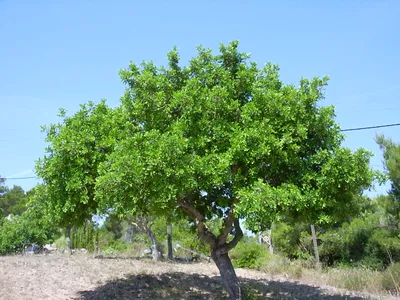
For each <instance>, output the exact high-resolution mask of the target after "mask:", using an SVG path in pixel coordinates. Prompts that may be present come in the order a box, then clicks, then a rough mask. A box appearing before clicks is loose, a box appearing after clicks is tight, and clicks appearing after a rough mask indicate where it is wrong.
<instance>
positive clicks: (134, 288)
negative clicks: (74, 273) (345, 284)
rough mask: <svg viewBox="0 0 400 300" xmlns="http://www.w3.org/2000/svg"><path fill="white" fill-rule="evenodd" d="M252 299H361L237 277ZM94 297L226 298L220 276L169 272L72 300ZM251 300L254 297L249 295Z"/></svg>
mask: <svg viewBox="0 0 400 300" xmlns="http://www.w3.org/2000/svg"><path fill="white" fill-rule="evenodd" d="M241 282H242V283H244V285H245V286H246V288H247V290H251V292H252V293H253V295H257V297H256V298H255V299H328V300H345V299H348V300H361V299H365V298H362V297H356V296H349V295H339V294H337V295H335V294H332V293H330V294H326V292H325V291H324V290H322V289H320V288H317V287H313V286H309V285H305V284H297V283H293V282H287V281H285V282H278V281H268V282H264V281H257V280H252V279H246V278H241ZM78 299H79V300H94V299H96V300H97V299H103V300H106V299H107V300H108V299H110V300H111V299H121V300H122V299H124V300H128V299H193V300H194V299H214V300H217V299H218V300H219V299H228V298H227V296H226V293H225V292H224V291H223V290H222V282H221V279H220V277H208V276H204V275H199V274H186V273H181V272H170V273H164V274H160V275H145V274H141V275H131V276H129V277H128V278H125V279H118V280H114V281H109V282H107V283H106V284H104V285H102V286H100V287H97V288H96V289H95V290H92V291H81V292H79V297H78V298H75V300H78ZM253 299H254V298H253Z"/></svg>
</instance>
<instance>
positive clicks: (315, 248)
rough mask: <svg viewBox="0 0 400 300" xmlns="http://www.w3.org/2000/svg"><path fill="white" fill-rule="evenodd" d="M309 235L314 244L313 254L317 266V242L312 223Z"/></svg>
mask: <svg viewBox="0 0 400 300" xmlns="http://www.w3.org/2000/svg"><path fill="white" fill-rule="evenodd" d="M311 235H312V240H313V244H314V254H315V262H316V265H317V268H319V252H318V242H317V235H316V234H315V226H314V224H312V225H311Z"/></svg>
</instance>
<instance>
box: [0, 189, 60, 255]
mask: <svg viewBox="0 0 400 300" xmlns="http://www.w3.org/2000/svg"><path fill="white" fill-rule="evenodd" d="M42 192H43V186H37V187H35V188H34V189H32V190H31V191H29V192H28V193H27V195H28V201H27V204H26V209H25V211H24V212H23V213H22V214H21V215H17V216H15V217H13V218H11V219H10V220H3V224H2V226H0V241H1V242H0V254H10V253H15V252H18V251H22V250H23V249H24V247H25V246H28V245H31V244H37V245H39V246H42V245H44V244H46V243H48V242H50V241H51V240H52V239H53V238H54V236H55V235H56V233H57V232H58V228H57V227H56V226H54V224H53V223H52V222H51V221H50V220H49V218H48V215H47V213H46V209H45V203H46V202H47V199H46V198H45V197H44V194H43V193H42Z"/></svg>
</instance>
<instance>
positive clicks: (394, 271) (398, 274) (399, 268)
mask: <svg viewBox="0 0 400 300" xmlns="http://www.w3.org/2000/svg"><path fill="white" fill-rule="evenodd" d="M381 284H382V287H383V289H385V290H387V291H390V292H391V293H393V294H397V295H400V262H397V263H395V264H393V265H390V266H389V267H388V268H387V269H386V270H385V272H384V273H383V277H382V281H381Z"/></svg>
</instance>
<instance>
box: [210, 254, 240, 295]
mask: <svg viewBox="0 0 400 300" xmlns="http://www.w3.org/2000/svg"><path fill="white" fill-rule="evenodd" d="M211 258H212V259H213V261H214V262H215V264H216V265H217V268H218V270H219V273H220V274H221V277H222V281H223V283H224V285H225V289H226V291H227V292H228V294H229V298H230V299H232V300H239V299H242V290H241V288H240V283H239V279H238V278H237V276H236V272H235V269H234V268H233V265H232V262H231V259H230V258H229V256H228V253H220V251H218V250H212V251H211Z"/></svg>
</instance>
